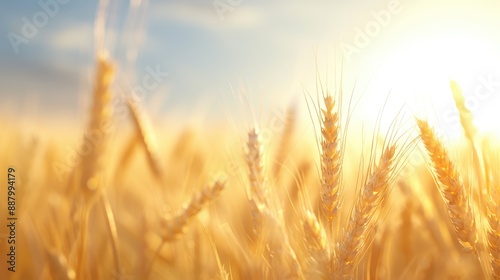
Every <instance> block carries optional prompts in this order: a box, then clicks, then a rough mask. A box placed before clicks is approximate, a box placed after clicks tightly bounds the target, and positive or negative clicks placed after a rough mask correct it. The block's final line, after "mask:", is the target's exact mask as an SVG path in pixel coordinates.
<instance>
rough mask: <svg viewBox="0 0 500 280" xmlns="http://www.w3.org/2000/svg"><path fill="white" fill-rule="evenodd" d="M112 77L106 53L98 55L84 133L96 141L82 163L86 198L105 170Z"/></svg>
mask: <svg viewBox="0 0 500 280" xmlns="http://www.w3.org/2000/svg"><path fill="white" fill-rule="evenodd" d="M113 77H114V66H113V64H112V63H111V61H110V60H109V58H108V56H107V55H106V53H104V52H101V53H99V54H98V57H97V72H96V77H95V81H96V84H95V87H94V95H93V106H92V114H91V116H90V122H89V124H88V127H87V131H86V132H87V133H90V134H92V135H94V136H95V135H97V139H95V138H94V141H93V142H92V146H91V148H90V151H89V154H88V155H87V156H85V157H84V158H83V161H82V164H83V165H82V169H83V170H82V187H83V192H84V194H85V195H86V196H87V197H88V196H90V195H92V194H93V193H95V192H96V191H97V190H98V188H99V187H100V186H101V185H102V175H103V174H102V172H103V170H106V168H105V166H104V163H103V160H104V158H105V155H106V153H105V151H106V140H107V138H108V135H107V134H108V127H107V126H108V125H109V123H110V120H111V100H112V98H113V96H112V93H111V88H110V86H111V83H112V81H113ZM84 141H86V139H84Z"/></svg>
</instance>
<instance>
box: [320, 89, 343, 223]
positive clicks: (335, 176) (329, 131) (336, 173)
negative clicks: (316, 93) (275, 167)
mask: <svg viewBox="0 0 500 280" xmlns="http://www.w3.org/2000/svg"><path fill="white" fill-rule="evenodd" d="M324 103H325V109H322V112H323V119H322V123H321V124H322V125H321V135H322V140H321V186H322V190H321V205H322V209H323V213H324V216H325V218H326V220H327V221H328V223H329V224H330V227H331V226H332V223H333V220H334V219H335V217H336V216H337V213H338V209H339V207H340V203H339V201H340V199H339V195H340V172H341V162H340V144H339V143H340V141H339V129H340V128H339V116H338V114H337V112H335V111H334V107H335V101H334V100H333V98H332V96H331V95H330V94H327V96H326V97H325V98H324Z"/></svg>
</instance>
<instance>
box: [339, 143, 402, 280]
mask: <svg viewBox="0 0 500 280" xmlns="http://www.w3.org/2000/svg"><path fill="white" fill-rule="evenodd" d="M395 152H396V146H395V145H392V146H389V147H386V148H385V150H384V152H383V153H382V155H381V157H380V160H379V162H378V164H377V165H375V166H374V168H373V172H372V174H371V175H370V177H369V178H368V181H366V184H365V186H364V187H363V188H362V189H361V193H360V194H359V195H358V196H357V197H356V200H355V202H354V208H353V210H352V212H351V215H350V218H349V222H348V224H347V229H346V231H345V232H344V233H343V236H342V239H341V241H340V242H339V243H338V244H337V248H336V250H335V258H334V259H335V263H334V265H335V275H337V276H338V277H339V278H340V279H349V278H352V277H353V275H354V271H355V269H356V266H357V263H358V262H359V260H360V257H361V256H362V255H363V252H366V250H367V249H368V248H367V247H368V246H369V245H370V243H371V239H372V238H373V237H374V235H375V233H374V232H373V231H374V228H373V227H374V225H373V224H372V220H373V218H374V216H375V214H376V210H377V209H379V208H380V207H381V203H382V202H383V201H384V197H385V196H386V195H387V192H388V190H389V184H390V177H391V173H392V170H393V167H394V166H393V163H394V156H395Z"/></svg>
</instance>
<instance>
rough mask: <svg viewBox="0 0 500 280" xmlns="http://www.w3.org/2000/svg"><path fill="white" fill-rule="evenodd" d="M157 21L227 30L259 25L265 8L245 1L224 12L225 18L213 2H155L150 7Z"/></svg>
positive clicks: (150, 13) (150, 11)
mask: <svg viewBox="0 0 500 280" xmlns="http://www.w3.org/2000/svg"><path fill="white" fill-rule="evenodd" d="M148 10H149V15H150V16H151V17H152V19H153V20H155V21H176V22H180V23H183V24H187V25H195V26H198V27H202V28H208V29H217V30H226V29H235V28H247V27H257V26H260V25H261V24H262V23H263V16H264V13H263V9H256V8H253V7H251V6H249V5H245V2H243V3H242V4H241V5H240V6H237V7H234V8H233V10H228V11H226V12H225V13H224V19H221V18H220V17H219V15H218V14H217V11H216V9H215V8H214V6H213V5H212V2H204V4H193V3H184V2H176V3H165V2H162V3H155V4H152V6H151V7H149V8H148Z"/></svg>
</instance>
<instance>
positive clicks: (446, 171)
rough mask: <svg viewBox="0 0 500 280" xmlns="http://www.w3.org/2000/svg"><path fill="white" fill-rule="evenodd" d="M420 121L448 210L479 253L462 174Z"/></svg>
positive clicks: (467, 246) (467, 244) (464, 241)
mask: <svg viewBox="0 0 500 280" xmlns="http://www.w3.org/2000/svg"><path fill="white" fill-rule="evenodd" d="M417 124H418V127H419V129H420V138H421V139H422V141H423V142H424V145H425V148H426V150H427V153H428V154H429V157H430V159H431V161H432V166H433V169H434V172H435V174H436V176H437V180H438V186H439V191H440V192H441V195H442V197H443V200H444V203H445V204H446V207H447V209H448V215H449V217H450V219H451V223H452V224H453V227H454V228H455V232H456V233H457V236H458V241H459V242H460V244H461V245H462V247H463V248H464V251H465V252H468V253H477V251H476V242H477V239H478V236H477V231H476V223H475V219H474V214H473V212H472V208H471V205H470V201H469V199H468V198H467V195H466V191H465V187H464V185H463V182H462V179H461V177H460V174H459V173H458V171H457V170H456V167H455V165H454V164H453V162H452V161H451V159H450V157H449V155H448V152H447V151H446V149H445V148H444V146H443V144H442V143H441V141H440V140H439V139H438V138H437V137H436V135H435V134H434V131H433V130H432V128H431V127H430V126H429V124H428V123H427V121H425V120H419V119H417Z"/></svg>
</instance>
